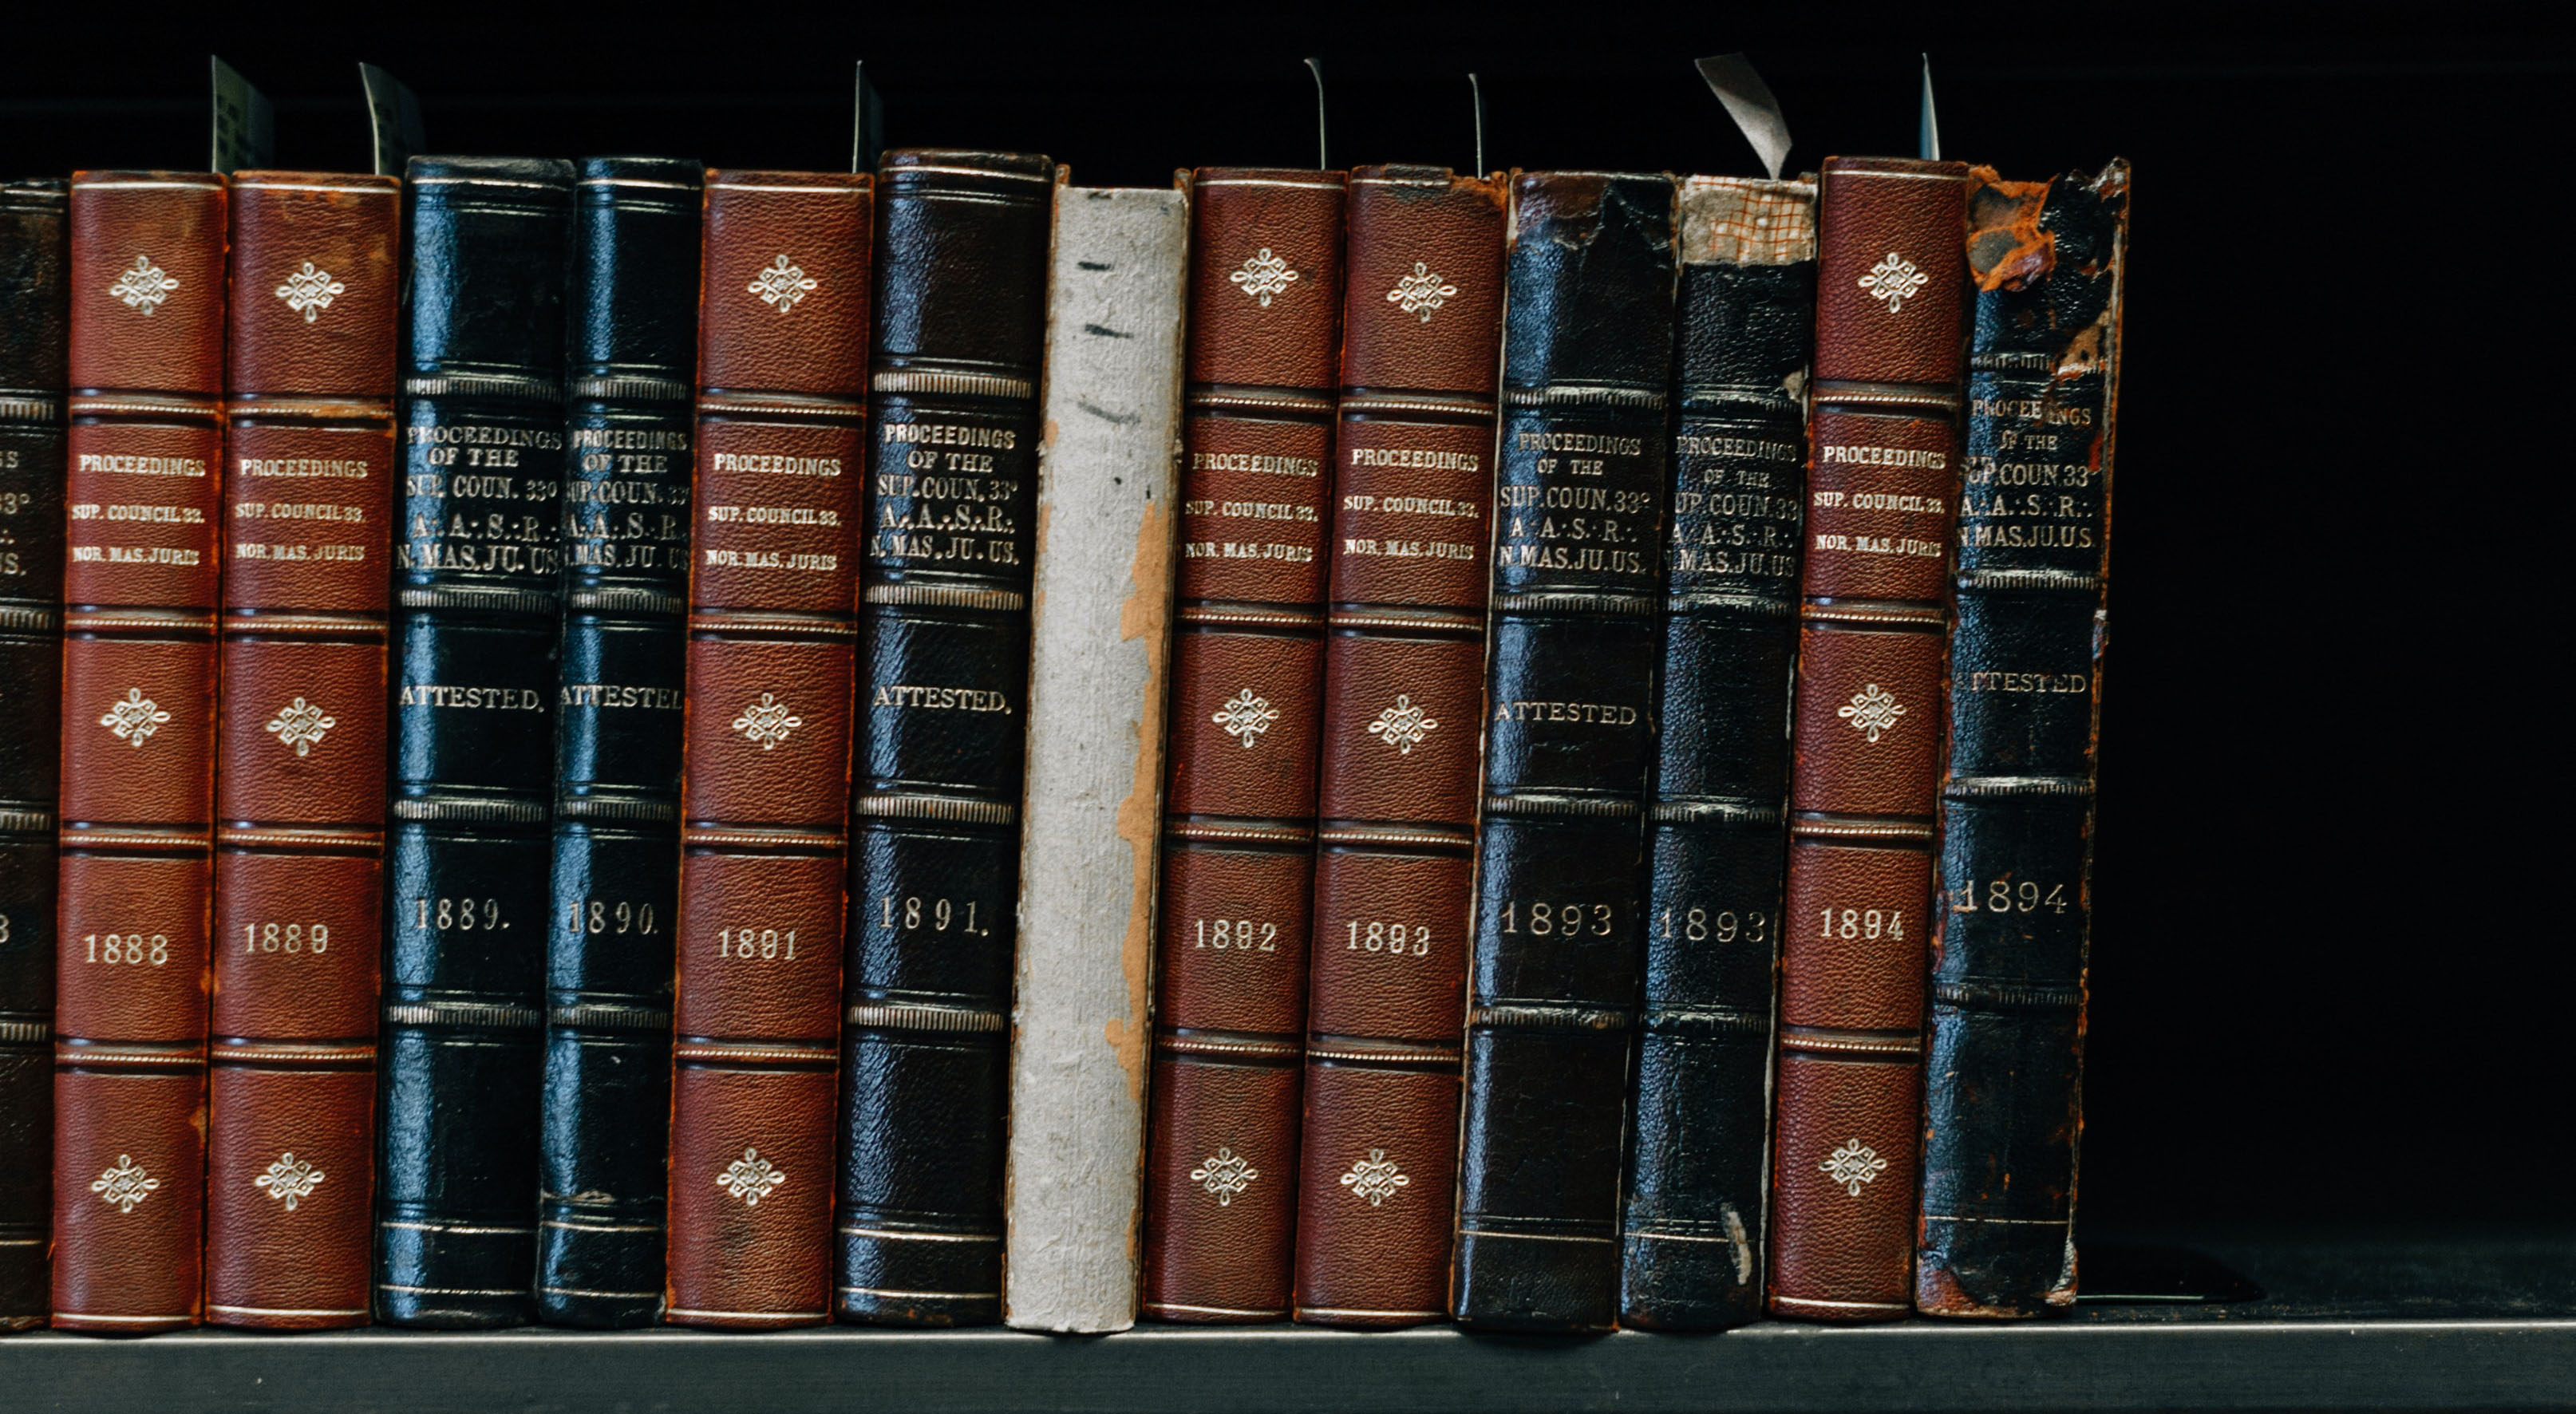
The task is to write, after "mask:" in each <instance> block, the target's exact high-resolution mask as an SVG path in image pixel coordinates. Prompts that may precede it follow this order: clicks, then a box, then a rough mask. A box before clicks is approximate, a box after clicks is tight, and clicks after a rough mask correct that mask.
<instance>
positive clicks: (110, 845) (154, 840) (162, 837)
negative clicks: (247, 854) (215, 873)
mask: <svg viewBox="0 0 2576 1414" xmlns="http://www.w3.org/2000/svg"><path fill="white" fill-rule="evenodd" d="M55 842H56V844H58V845H59V846H60V847H61V848H63V849H68V850H77V851H80V852H82V853H86V854H100V853H110V852H114V853H123V854H211V853H213V852H214V848H215V836H214V831H212V830H208V829H202V828H199V829H191V828H188V827H186V826H179V827H173V828H152V827H147V826H134V825H68V824H67V825H65V826H63V828H62V833H61V834H60V835H58V836H56V838H55Z"/></svg>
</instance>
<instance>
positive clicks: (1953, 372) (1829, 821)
mask: <svg viewBox="0 0 2576 1414" xmlns="http://www.w3.org/2000/svg"><path fill="white" fill-rule="evenodd" d="M1967 174H1968V169H1967V168H1966V167H1965V166H1964V165H1962V164H1960V163H1956V162H1917V161H1908V160H1900V159H1894V158H1844V157H1836V158H1829V159H1827V161H1826V162H1825V171H1824V179H1823V184H1822V187H1821V190H1820V195H1819V197H1818V201H1817V210H1816V222H1817V231H1816V381H1815V382H1814V384H1813V385H1811V388H1810V399H1809V400H1810V408H1811V410H1810V413H1809V416H1808V423H1807V433H1808V441H1809V453H1808V456H1809V460H1808V472H1807V476H1808V485H1807V505H1808V512H1807V535H1806V545H1805V551H1806V563H1805V565H1804V566H1803V568H1802V569H1801V572H1800V576H1799V589H1798V592H1799V594H1800V596H1801V599H1800V603H1799V608H1798V687H1797V697H1796V702H1795V705H1794V706H1793V707H1792V709H1791V711H1792V714H1793V717H1794V725H1793V727H1792V738H1793V741H1794V752H1795V756H1794V760H1793V765H1792V767H1791V771H1790V779H1789V811H1790V815H1789V869H1788V888H1787V908H1786V909H1785V913H1786V917H1785V918H1784V919H1783V921H1782V927H1783V931H1782V937H1781V955H1780V1013H1779V1041H1778V1044H1779V1051H1780V1057H1779V1070H1778V1073H1777V1077H1776V1080H1775V1084H1774V1090H1773V1096H1774V1098H1773V1109H1774V1112H1775V1113H1774V1118H1773V1138H1772V1146H1771V1226H1770V1232H1769V1238H1770V1244H1771V1254H1770V1255H1771V1292H1770V1306H1771V1310H1772V1311H1773V1312H1774V1313H1775V1314H1778V1315H1783V1316H1797V1317H1803V1318H1806V1319H1810V1320H1823V1321H1866V1320H1885V1319H1888V1318H1891V1317H1895V1316H1900V1315H1903V1314H1904V1313H1905V1312H1907V1311H1909V1310H1911V1309H1912V1307H1913V1300H1912V1297H1913V1282H1912V1281H1911V1279H1910V1278H1911V1273H1912V1268H1913V1257H1914V1221H1913V1219H1914V1196H1915V1187H1914V1177H1915V1157H1916V1152H1917V1150H1918V1149H1919V1147H1920V1145H1921V1142H1922V1136H1921V1134H1920V1133H1919V1132H1918V1130H1917V1128H1916V1120H1917V1118H1918V1116H1919V1115H1920V1113H1921V1109H1922V1096H1923V966H1924V959H1925V956H1926V952H1925V948H1926V945H1927V944H1928V943H1929V942H1930V941H1931V932H1932V929H1931V919H1930V918H1929V917H1928V916H1927V914H1928V912H1929V910H1930V908H1931V904H1932V827H1933V818H1932V816H1933V799H1934V793H1935V790H1936V788H1937V787H1938V785H1939V783H1940V780H1939V776H1940V752H1941V731H1940V724H1941V719H1942V712H1941V658H1942V642H1943V623H1944V620H1945V618H1946V611H1945V610H1944V608H1943V599H1944V598H1945V596H1946V594H1947V580H1948V574H1947V567H1948V563H1949V547H1950V536H1951V532H1952V530H1953V528H1954V527H1955V525H1956V522H1957V518H1956V510H1957V507H1956V503H1955V500H1954V497H1953V493H1954V491H1955V490H1956V486H1957V480H1958V467H1957V465H1956V462H1957V455H1958V411H1959V370H1960V302H1961V297H1962V294H1963V291H1964V289H1965V286H1966V283H1967V269H1966V265H1965V262H1964V258H1963V254H1962V252H1963V245H1962V238H1963V236H1964V234H1965V230H1966V227H1965V225H1964V220H1965V217H1964V214H1963V213H1964V211H1965V207H1964V205H1963V203H1964V201H1965V197H1966V191H1967V184H1966V177H1967Z"/></svg>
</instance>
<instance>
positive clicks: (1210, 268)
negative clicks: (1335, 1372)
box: [1144, 168, 1345, 1322]
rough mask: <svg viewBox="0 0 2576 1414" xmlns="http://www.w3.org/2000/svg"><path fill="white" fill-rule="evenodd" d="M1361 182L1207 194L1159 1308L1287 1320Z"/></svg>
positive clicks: (1237, 185) (1162, 1022)
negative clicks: (1346, 257)
mask: <svg viewBox="0 0 2576 1414" xmlns="http://www.w3.org/2000/svg"><path fill="white" fill-rule="evenodd" d="M1344 190H1345V179H1344V176H1343V174H1342V173H1340V172H1309V171H1268V170H1259V169H1244V170H1237V169H1231V168H1203V169H1201V170H1200V171H1199V172H1198V173H1197V174H1196V176H1195V178H1194V179H1193V181H1192V184H1191V191H1192V193H1193V212H1194V220H1195V223H1196V227H1197V229H1196V230H1195V231H1194V232H1193V235H1194V239H1193V241H1192V244H1191V256H1190V315H1189V339H1190V347H1189V371H1188V373H1187V374H1186V375H1185V376H1186V378H1187V379H1188V390H1187V393H1186V394H1185V401H1184V403H1183V419H1184V420H1183V424H1182V434H1181V435H1182V442H1183V447H1184V450H1185V453H1186V458H1185V460H1184V461H1183V463H1182V473H1181V474H1182V481H1181V497H1182V500H1181V541H1182V545H1181V562H1180V577H1179V585H1178V597H1179V601H1180V603H1179V622H1180V627H1179V632H1178V634H1177V637H1176V643H1175V649H1176V656H1175V671H1174V673H1173V682H1172V733H1171V738H1170V784H1169V786H1168V787H1167V789H1166V791H1165V795H1164V822H1163V839H1164V846H1163V850H1164V853H1163V894H1162V899H1163V906H1162V922H1161V939H1160V958H1159V961H1160V963H1161V967H1160V969H1159V971H1160V973H1161V982H1160V984H1159V994H1158V1005H1157V1007H1156V1010H1155V1031H1154V1074H1153V1128H1152V1138H1151V1140H1150V1141H1149V1149H1148V1154H1147V1158H1146V1174H1147V1179H1146V1185H1145V1187H1146V1219H1145V1291H1144V1310H1145V1314H1146V1315H1148V1316H1153V1317H1157V1318H1159V1319H1162V1320H1167V1321H1227V1322H1243V1321H1279V1320H1286V1319H1287V1317H1288V1290H1289V1275H1290V1260H1289V1254H1290V1251H1291V1243H1292V1239H1293V1238H1294V1236H1295V1234H1296V1227H1297V1110H1298V1105H1297V1101H1298V1081H1299V1074H1298V1060H1299V1058H1300V1057H1301V1056H1303V1055H1304V1054H1305V1039H1306V1037H1305V1032H1306V941H1307V933H1308V926H1307V925H1308V917H1309V914H1308V908H1309V900H1310V898H1311V891H1312V890H1313V888H1314V850H1315V725H1316V703H1317V701H1318V699H1319V697H1320V689H1321V687H1322V685H1323V683H1322V679H1323V671H1324V643H1323V630H1324V564H1325V552H1324V525H1325V520H1326V514H1327V512H1326V506H1327V503H1328V499H1329V497H1330V495H1331V489H1332V482H1331V477H1330V473H1329V467H1328V464H1329V462H1330V461H1331V459H1332V440H1333V424H1332V417H1333V379H1334V374H1335V370H1336V355H1337V353H1338V352H1339V348H1340V341H1339V339H1338V338H1337V337H1336V335H1337V334H1338V333H1339V332H1340V330H1341V315H1342V301H1341V295H1342V203H1343V195H1344Z"/></svg>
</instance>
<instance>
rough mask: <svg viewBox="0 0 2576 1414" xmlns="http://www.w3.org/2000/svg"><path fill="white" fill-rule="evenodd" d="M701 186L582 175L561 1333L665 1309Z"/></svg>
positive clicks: (575, 323)
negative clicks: (664, 1255) (674, 940)
mask: <svg viewBox="0 0 2576 1414" xmlns="http://www.w3.org/2000/svg"><path fill="white" fill-rule="evenodd" d="M704 175H705V174H704V169H703V168H701V167H700V166H699V165H698V164H697V163H695V162H687V161H680V160H676V159H672V158H657V157H606V158H594V159H591V160H589V161H586V162H583V163H582V164H581V166H580V175H579V177H578V179H577V180H576V181H575V183H574V195H573V216H572V221H573V226H572V233H573V234H572V263H571V268H570V270H569V271H568V272H567V274H566V285H565V319H566V321H567V324H566V328H567V330H568V331H569V334H570V344H571V347H570V348H569V349H568V350H567V357H568V360H569V362H570V365H571V366H570V367H569V368H567V369H566V370H565V375H564V376H565V385H564V395H565V399H566V402H567V407H566V409H565V412H566V418H565V421H566V427H565V430H564V441H565V448H564V463H563V466H564V482H563V557H564V568H563V574H564V584H563V592H564V619H563V662H562V669H561V671H562V673H563V679H562V683H561V686H560V687H559V688H558V690H557V692H556V694H555V713H556V717H555V800H554V816H555V821H554V830H555V838H554V871H553V873H554V882H553V886H552V893H553V898H554V903H553V907H552V908H551V909H550V910H549V911H548V914H547V920H546V1059H545V1092H544V1093H545V1098H544V1109H543V1114H542V1119H541V1123H542V1125H543V1135H544V1138H543V1141H542V1142H543V1148H542V1153H541V1157H540V1164H541V1170H542V1171H541V1174H540V1178H539V1182H540V1184H541V1189H540V1191H541V1193H542V1195H543V1201H542V1204H541V1206H540V1209H539V1213H538V1220H539V1221H538V1240H537V1254H538V1255H537V1314H538V1315H539V1316H540V1317H542V1318H543V1319H545V1320H547V1321H552V1322H557V1323H560V1324H564V1325H575V1326H637V1325H644V1324H648V1323H650V1322H651V1321H652V1320H653V1319H654V1318H655V1317H656V1316H658V1315H660V1314H661V1309H662V1237H663V1195H664V1192H665V1190H666V1184H665V1182H664V1176H665V1170H666V1168H667V1163H666V1160H667V1155H668V1149H667V1147H666V1145H667V1141H668V1138H669V1134H668V1131H669V1126H670V1118H671V959H672V952H671V939H672V936H673V934H674V932H675V931H676V930H677V929H678V927H679V919H680V908H679V904H680V729H681V712H680V687H681V682H680V677H681V666H682V661H683V658H684V657H685V647H686V637H687V634H686V630H685V628H684V626H683V620H684V618H685V616H686V613H687V609H688V592H689V476H690V471H691V469H692V468H691V463H690V457H689V443H690V434H691V433H692V432H693V431H694V430H695V429H696V425H697V419H696V414H695V410H694V409H693V407H692V406H691V399H692V397H693V395H694V393H695V387H694V383H693V374H694V371H695V369H696V364H697V342H698V341H697V332H698V200H699V184H700V182H701V180H702V179H703V177H704Z"/></svg>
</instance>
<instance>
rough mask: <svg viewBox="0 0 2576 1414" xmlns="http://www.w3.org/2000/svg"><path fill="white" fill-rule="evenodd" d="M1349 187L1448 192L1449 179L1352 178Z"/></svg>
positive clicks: (1471, 179) (1470, 179) (1471, 178)
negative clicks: (1419, 189) (1419, 188)
mask: <svg viewBox="0 0 2576 1414" xmlns="http://www.w3.org/2000/svg"><path fill="white" fill-rule="evenodd" d="M1467 180H1469V181H1473V180H1475V179H1474V178H1473V177H1470V178H1468V179H1467ZM1351 185H1352V186H1355V187H1429V188H1431V189H1432V190H1434V191H1447V190H1449V187H1450V178H1448V177H1353V178H1351Z"/></svg>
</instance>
